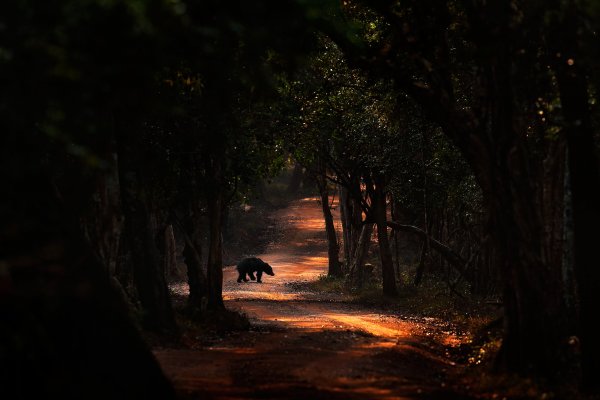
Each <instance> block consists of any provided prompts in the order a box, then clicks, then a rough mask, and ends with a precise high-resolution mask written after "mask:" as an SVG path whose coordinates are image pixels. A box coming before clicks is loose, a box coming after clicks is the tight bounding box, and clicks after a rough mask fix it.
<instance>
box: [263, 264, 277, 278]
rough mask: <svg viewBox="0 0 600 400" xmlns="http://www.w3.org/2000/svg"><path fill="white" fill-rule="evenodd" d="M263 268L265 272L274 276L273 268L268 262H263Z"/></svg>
mask: <svg viewBox="0 0 600 400" xmlns="http://www.w3.org/2000/svg"><path fill="white" fill-rule="evenodd" d="M263 269H264V271H265V274H267V275H271V276H275V273H274V272H273V268H272V267H271V266H270V265H269V264H267V263H265V265H264V267H263Z"/></svg>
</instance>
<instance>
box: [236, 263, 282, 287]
mask: <svg viewBox="0 0 600 400" xmlns="http://www.w3.org/2000/svg"><path fill="white" fill-rule="evenodd" d="M237 270H238V272H239V274H240V275H239V276H238V279H237V281H238V282H241V281H242V280H243V281H244V282H248V278H246V274H248V275H249V276H250V279H252V280H256V282H258V283H262V281H261V278H262V274H263V272H264V273H265V274H267V275H271V276H275V274H274V273H273V268H271V266H270V265H269V264H267V263H266V262H264V261H263V260H261V259H260V258H256V257H249V258H244V259H243V260H242V261H240V262H239V264H238V265H237ZM255 272H256V277H254V273H255Z"/></svg>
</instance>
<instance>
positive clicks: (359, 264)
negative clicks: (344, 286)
mask: <svg viewBox="0 0 600 400" xmlns="http://www.w3.org/2000/svg"><path fill="white" fill-rule="evenodd" d="M372 233H373V224H371V223H368V222H367V223H365V224H364V225H363V227H362V229H361V231H360V237H359V239H358V245H357V246H356V254H354V258H353V261H352V266H351V267H350V273H349V275H348V281H349V283H350V284H356V285H357V286H358V287H362V285H363V283H364V271H363V270H364V265H365V258H366V257H367V253H368V252H369V246H370V245H371V234H372Z"/></svg>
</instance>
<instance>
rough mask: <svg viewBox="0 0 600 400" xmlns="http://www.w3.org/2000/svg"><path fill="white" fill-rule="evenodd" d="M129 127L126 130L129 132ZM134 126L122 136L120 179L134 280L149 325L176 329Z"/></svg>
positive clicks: (144, 317) (164, 330)
mask: <svg viewBox="0 0 600 400" xmlns="http://www.w3.org/2000/svg"><path fill="white" fill-rule="evenodd" d="M125 131H126V132H125ZM135 132H137V131H136V130H135V129H134V128H132V127H129V129H125V130H124V131H123V132H121V134H120V136H119V181H120V185H121V203H122V208H123V215H124V217H125V231H124V234H125V235H126V237H127V241H128V246H129V248H130V249H131V258H132V265H133V280H134V284H135V286H136V289H137V294H138V296H139V300H140V304H141V305H142V308H143V316H142V321H143V324H144V326H145V328H146V329H149V330H153V331H163V332H174V331H175V330H176V325H175V318H174V315H173V309H172V306H171V299H170V296H169V289H168V286H167V281H166V277H165V271H164V269H163V263H162V262H161V258H160V254H159V251H158V248H157V246H156V240H155V237H156V232H157V230H156V226H154V224H153V223H152V215H151V214H152V210H151V208H150V206H149V203H150V202H151V200H150V193H149V192H148V190H147V189H146V187H145V186H146V185H145V182H144V179H143V174H142V171H141V169H142V168H143V165H144V163H143V162H142V161H143V160H141V159H140V157H139V156H136V155H137V154H138V153H139V151H137V150H136V148H137V146H136V144H137V140H136V138H135Z"/></svg>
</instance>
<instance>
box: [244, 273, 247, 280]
mask: <svg viewBox="0 0 600 400" xmlns="http://www.w3.org/2000/svg"><path fill="white" fill-rule="evenodd" d="M244 282H248V277H247V276H246V273H244Z"/></svg>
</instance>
